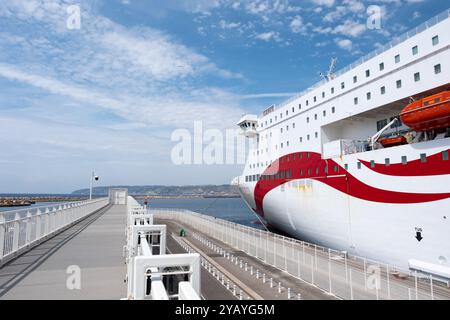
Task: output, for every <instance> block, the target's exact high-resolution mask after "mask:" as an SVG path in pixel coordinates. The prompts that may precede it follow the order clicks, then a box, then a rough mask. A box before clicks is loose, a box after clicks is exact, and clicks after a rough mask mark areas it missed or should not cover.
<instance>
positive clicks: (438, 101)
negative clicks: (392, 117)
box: [400, 91, 450, 131]
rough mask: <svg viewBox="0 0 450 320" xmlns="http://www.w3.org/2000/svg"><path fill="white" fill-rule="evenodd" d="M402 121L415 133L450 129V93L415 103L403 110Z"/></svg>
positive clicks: (443, 93)
mask: <svg viewBox="0 0 450 320" xmlns="http://www.w3.org/2000/svg"><path fill="white" fill-rule="evenodd" d="M400 119H401V120H402V122H403V123H404V124H405V125H407V126H408V127H410V128H411V129H413V130H415V131H427V130H432V129H439V128H446V127H450V91H442V92H440V93H437V94H434V95H432V96H428V97H426V98H423V99H421V100H418V101H414V102H413V103H411V104H409V105H408V106H406V107H405V108H404V109H403V110H402V112H401V113H400Z"/></svg>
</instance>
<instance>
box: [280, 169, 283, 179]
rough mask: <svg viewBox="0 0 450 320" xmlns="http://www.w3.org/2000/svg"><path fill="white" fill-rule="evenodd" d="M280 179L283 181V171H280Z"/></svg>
mask: <svg viewBox="0 0 450 320" xmlns="http://www.w3.org/2000/svg"><path fill="white" fill-rule="evenodd" d="M280 178H281V179H284V171H281V175H280Z"/></svg>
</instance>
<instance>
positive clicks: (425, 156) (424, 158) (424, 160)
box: [420, 153, 427, 163]
mask: <svg viewBox="0 0 450 320" xmlns="http://www.w3.org/2000/svg"><path fill="white" fill-rule="evenodd" d="M420 162H422V163H426V162H427V154H426V153H421V154H420Z"/></svg>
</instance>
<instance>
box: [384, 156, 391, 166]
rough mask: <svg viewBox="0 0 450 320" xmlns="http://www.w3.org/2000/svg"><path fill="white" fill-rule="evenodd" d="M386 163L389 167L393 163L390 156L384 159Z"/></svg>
mask: <svg viewBox="0 0 450 320" xmlns="http://www.w3.org/2000/svg"><path fill="white" fill-rule="evenodd" d="M384 164H385V165H386V167H389V166H390V165H391V160H390V159H389V158H386V159H384Z"/></svg>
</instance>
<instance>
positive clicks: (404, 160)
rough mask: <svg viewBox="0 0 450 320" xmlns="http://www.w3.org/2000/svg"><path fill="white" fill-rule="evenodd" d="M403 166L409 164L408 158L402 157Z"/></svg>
mask: <svg viewBox="0 0 450 320" xmlns="http://www.w3.org/2000/svg"><path fill="white" fill-rule="evenodd" d="M402 164H408V157H407V156H402Z"/></svg>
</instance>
